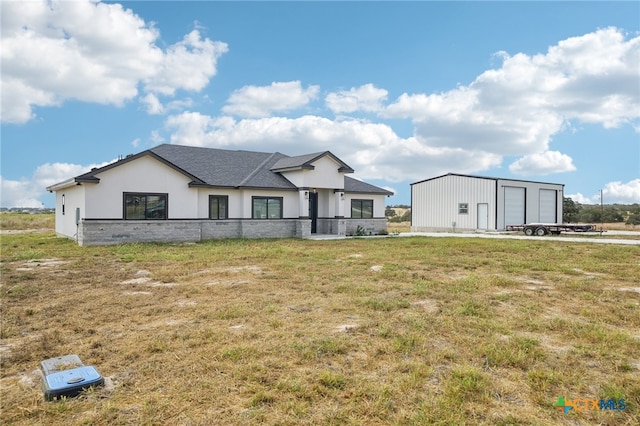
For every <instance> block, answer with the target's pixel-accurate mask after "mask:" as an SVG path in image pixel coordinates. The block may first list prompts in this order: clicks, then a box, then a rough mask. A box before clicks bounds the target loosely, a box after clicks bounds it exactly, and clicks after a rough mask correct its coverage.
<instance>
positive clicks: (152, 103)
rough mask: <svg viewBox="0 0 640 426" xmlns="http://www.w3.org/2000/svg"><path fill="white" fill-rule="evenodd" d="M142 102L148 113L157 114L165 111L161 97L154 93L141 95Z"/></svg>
mask: <svg viewBox="0 0 640 426" xmlns="http://www.w3.org/2000/svg"><path fill="white" fill-rule="evenodd" d="M140 103H141V104H142V105H143V106H144V107H145V109H146V110H147V113H148V114H151V115H157V114H163V113H164V107H163V106H162V104H161V103H160V99H158V97H157V96H156V95H155V94H153V93H147V94H146V95H144V96H142V97H140Z"/></svg>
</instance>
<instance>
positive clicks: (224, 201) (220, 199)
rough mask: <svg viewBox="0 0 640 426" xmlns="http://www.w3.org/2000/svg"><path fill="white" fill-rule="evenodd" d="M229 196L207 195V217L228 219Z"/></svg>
mask: <svg viewBox="0 0 640 426" xmlns="http://www.w3.org/2000/svg"><path fill="white" fill-rule="evenodd" d="M228 206H229V197H227V196H226V195H209V219H229V210H228V209H227V207H228Z"/></svg>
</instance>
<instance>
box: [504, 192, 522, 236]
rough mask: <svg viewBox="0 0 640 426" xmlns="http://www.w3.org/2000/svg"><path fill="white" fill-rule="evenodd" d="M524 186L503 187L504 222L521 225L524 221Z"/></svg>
mask: <svg viewBox="0 0 640 426" xmlns="http://www.w3.org/2000/svg"><path fill="white" fill-rule="evenodd" d="M524 219H525V218H524V188H516V187H512V186H506V187H505V188H504V224H505V226H507V225H522V224H524V223H525V221H524Z"/></svg>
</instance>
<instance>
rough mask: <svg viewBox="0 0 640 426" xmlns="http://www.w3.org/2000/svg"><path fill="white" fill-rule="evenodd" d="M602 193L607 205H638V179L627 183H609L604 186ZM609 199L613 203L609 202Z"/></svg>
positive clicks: (639, 185)
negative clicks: (613, 203)
mask: <svg viewBox="0 0 640 426" xmlns="http://www.w3.org/2000/svg"><path fill="white" fill-rule="evenodd" d="M602 192H603V198H604V200H605V202H606V203H607V204H610V203H612V202H615V203H624V204H633V203H640V179H634V180H631V181H629V182H627V183H622V182H620V181H615V182H609V183H607V184H606V185H605V186H604V189H603V190H602ZM609 199H612V200H615V201H609Z"/></svg>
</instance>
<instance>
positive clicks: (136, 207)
mask: <svg viewBox="0 0 640 426" xmlns="http://www.w3.org/2000/svg"><path fill="white" fill-rule="evenodd" d="M124 218H125V220H148V219H155V220H161V219H166V218H167V194H135V193H127V192H125V193H124Z"/></svg>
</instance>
